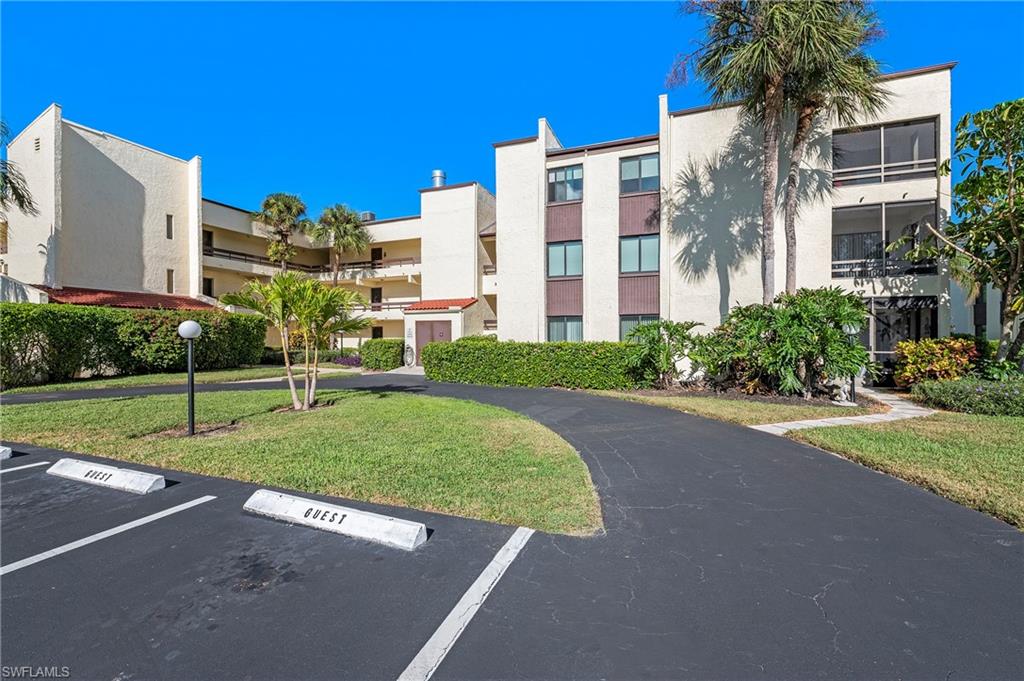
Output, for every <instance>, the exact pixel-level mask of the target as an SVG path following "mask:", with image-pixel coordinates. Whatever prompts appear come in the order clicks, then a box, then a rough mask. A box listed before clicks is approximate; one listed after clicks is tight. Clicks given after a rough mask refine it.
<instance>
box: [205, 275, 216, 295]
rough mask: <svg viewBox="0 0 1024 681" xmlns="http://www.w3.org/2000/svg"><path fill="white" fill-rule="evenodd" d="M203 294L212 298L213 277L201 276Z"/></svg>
mask: <svg viewBox="0 0 1024 681" xmlns="http://www.w3.org/2000/svg"><path fill="white" fill-rule="evenodd" d="M203 295H204V296H207V297H209V298H213V297H214V295H213V278H212V277H203Z"/></svg>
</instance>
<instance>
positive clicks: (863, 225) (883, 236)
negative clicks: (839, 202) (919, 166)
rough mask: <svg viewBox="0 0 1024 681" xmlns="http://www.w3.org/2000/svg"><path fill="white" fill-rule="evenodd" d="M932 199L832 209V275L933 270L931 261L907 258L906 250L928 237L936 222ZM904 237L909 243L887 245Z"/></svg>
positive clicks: (928, 272)
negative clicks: (890, 247) (916, 260)
mask: <svg viewBox="0 0 1024 681" xmlns="http://www.w3.org/2000/svg"><path fill="white" fill-rule="evenodd" d="M937 215H938V214H937V212H936V205H935V202H934V201H906V202H902V203H887V204H881V205H873V206H852V207H848V208H835V209H833V210H832V276H833V278H845V277H880V276H886V275H890V276H892V275H900V274H935V263H934V262H910V261H908V260H907V258H906V253H907V251H908V250H910V249H911V248H913V247H914V246H916V245H918V244H920V243H922V240H928V239H931V238H933V237H931V236H930V235H931V231H930V230H929V229H928V225H929V224H931V225H936V224H937V219H938V218H937ZM903 237H907V238H908V239H909V241H908V243H906V244H904V245H903V246H900V247H899V248H898V249H896V250H894V251H893V252H889V251H888V247H889V246H890V245H892V244H893V243H894V242H896V241H898V240H900V239H901V238H903Z"/></svg>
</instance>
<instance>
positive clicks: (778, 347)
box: [690, 288, 872, 396]
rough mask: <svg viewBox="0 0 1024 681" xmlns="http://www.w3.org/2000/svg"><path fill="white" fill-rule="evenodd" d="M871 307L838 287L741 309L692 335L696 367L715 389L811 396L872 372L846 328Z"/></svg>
mask: <svg viewBox="0 0 1024 681" xmlns="http://www.w3.org/2000/svg"><path fill="white" fill-rule="evenodd" d="M866 321H867V308H866V307H865V305H864V302H863V301H862V300H861V299H860V298H859V297H858V296H856V295H853V294H849V293H844V292H843V291H842V290H841V289H839V288H820V289H800V290H799V291H797V292H796V293H795V294H787V293H783V294H780V295H779V296H778V297H776V299H775V301H774V302H773V303H772V304H771V305H761V304H758V305H747V306H745V307H735V308H733V309H732V310H731V311H730V312H729V316H728V317H726V319H725V321H724V322H723V323H722V324H721V326H719V327H718V328H716V329H715V330H714V331H713V332H711V333H710V334H707V335H704V336H697V337H696V338H694V341H693V348H692V350H691V351H690V359H691V361H692V363H693V370H694V371H695V372H699V373H701V374H703V376H704V379H705V381H706V382H708V383H709V384H711V385H712V386H713V387H716V388H728V387H733V386H735V387H738V388H740V389H741V390H744V391H745V392H752V393H753V392H767V393H782V394H794V393H803V394H804V395H805V396H810V395H813V394H815V393H828V392H830V391H831V389H830V388H829V387H828V386H827V385H826V383H827V382H828V381H830V380H836V379H839V380H845V379H847V378H849V377H850V376H851V375H853V374H855V373H858V372H859V371H860V370H861V369H868V370H872V368H871V366H870V361H869V359H870V356H869V354H868V351H867V350H866V349H865V348H864V347H863V346H862V345H861V344H860V343H856V342H851V340H850V338H849V336H848V335H847V334H846V330H845V328H846V327H852V328H855V329H860V328H863V327H864V325H865V323H866Z"/></svg>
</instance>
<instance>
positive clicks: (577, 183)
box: [548, 166, 583, 203]
mask: <svg viewBox="0 0 1024 681" xmlns="http://www.w3.org/2000/svg"><path fill="white" fill-rule="evenodd" d="M582 199H583V166H568V167H565V168H551V169H550V170H548V203H557V202H559V201H581V200H582Z"/></svg>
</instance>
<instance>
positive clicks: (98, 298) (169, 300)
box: [36, 286, 217, 310]
mask: <svg viewBox="0 0 1024 681" xmlns="http://www.w3.org/2000/svg"><path fill="white" fill-rule="evenodd" d="M36 288H39V289H42V290H43V291H46V293H47V294H48V295H49V296H50V302H51V303H64V304H66V305H103V306H105V307H131V308H142V309H150V308H152V309H158V310H215V309H217V307H216V306H215V305H210V304H209V303H204V302H203V301H201V300H196V299H195V298H189V297H188V296H176V295H171V294H169V293H143V292H141V291H139V292H133V291H105V290H103V289H97V288H78V287H77V286H65V287H63V288H50V287H49V286H36Z"/></svg>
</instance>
